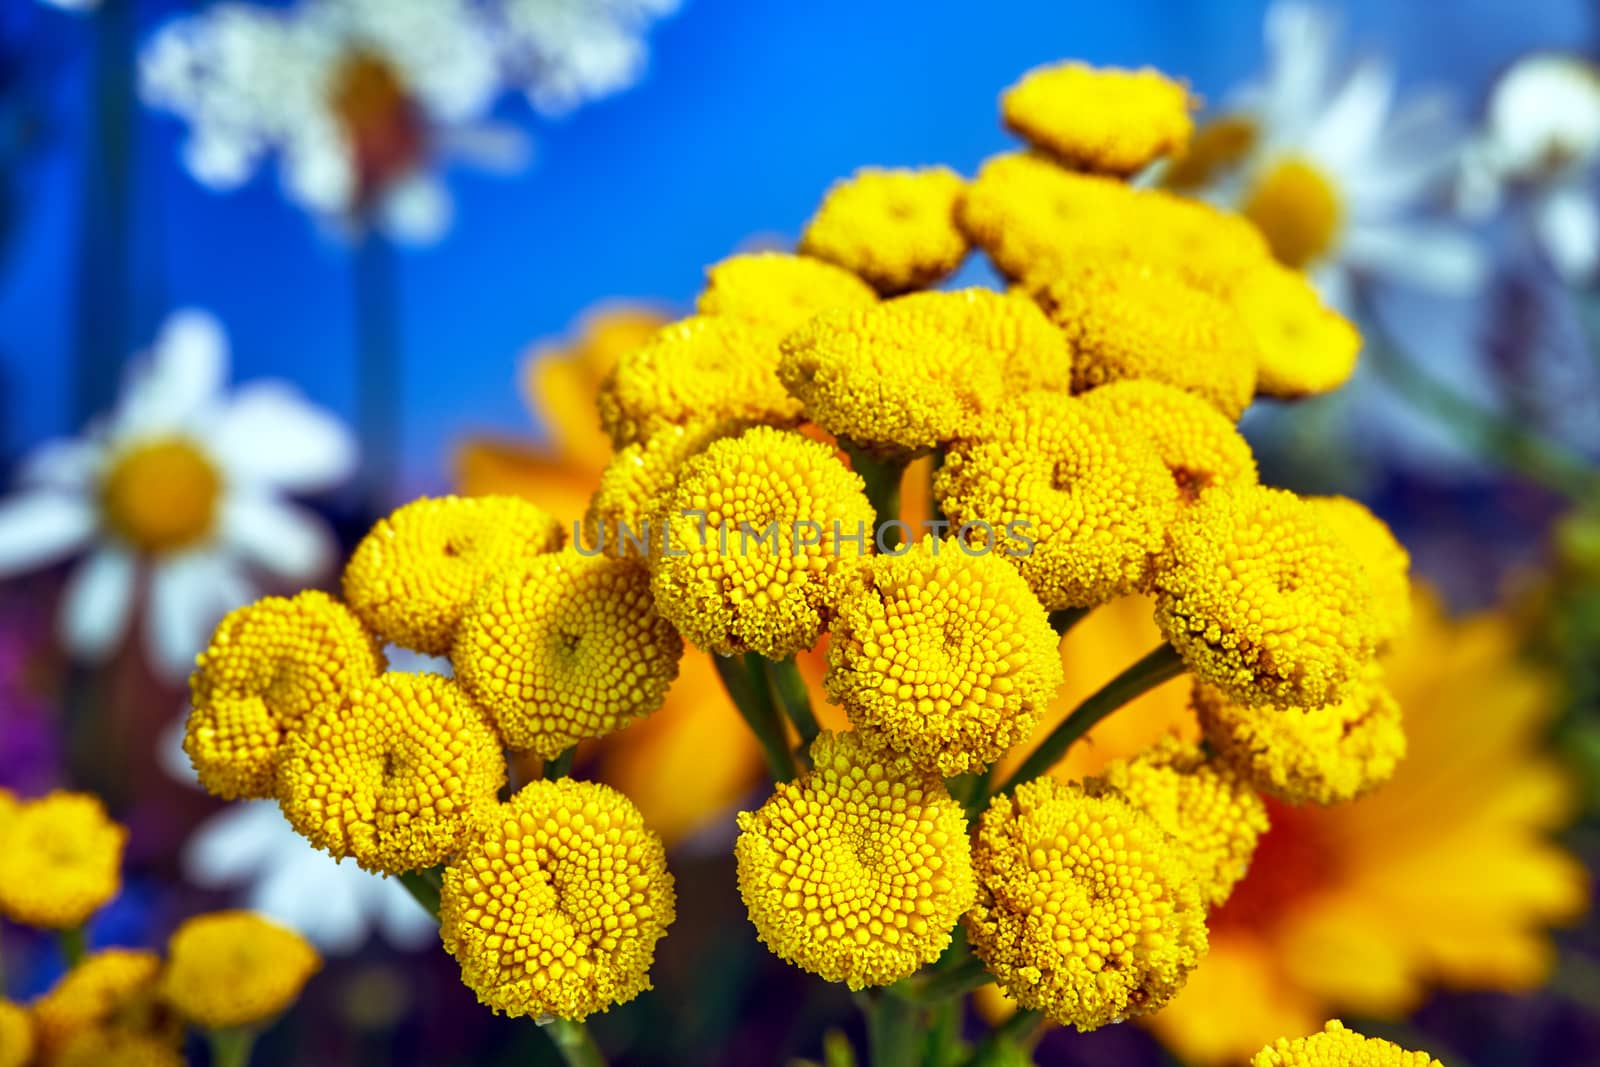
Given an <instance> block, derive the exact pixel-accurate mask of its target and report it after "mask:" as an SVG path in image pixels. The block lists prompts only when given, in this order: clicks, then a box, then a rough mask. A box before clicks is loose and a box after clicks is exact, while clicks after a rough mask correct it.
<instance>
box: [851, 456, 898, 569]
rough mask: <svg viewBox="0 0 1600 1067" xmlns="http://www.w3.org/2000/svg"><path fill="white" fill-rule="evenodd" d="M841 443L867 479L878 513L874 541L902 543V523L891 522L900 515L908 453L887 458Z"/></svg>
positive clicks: (886, 546)
mask: <svg viewBox="0 0 1600 1067" xmlns="http://www.w3.org/2000/svg"><path fill="white" fill-rule="evenodd" d="M840 447H842V448H843V449H844V451H845V454H846V455H848V456H849V457H850V469H851V470H853V471H855V472H856V473H857V474H859V475H861V480H862V481H863V482H865V483H866V488H867V500H868V502H869V503H871V504H872V512H873V514H874V515H875V516H876V517H877V521H876V522H875V523H874V524H873V528H872V536H873V544H874V545H877V546H880V547H881V548H883V549H885V550H888V549H894V548H898V547H899V546H900V527H899V526H891V525H890V524H891V523H893V522H896V521H898V520H899V518H900V479H901V477H902V476H904V474H905V471H906V460H905V458H904V457H892V458H884V457H882V456H876V455H873V454H872V453H871V452H869V451H867V450H866V449H864V448H862V447H860V446H859V445H855V444H851V443H850V442H848V441H841V442H840Z"/></svg>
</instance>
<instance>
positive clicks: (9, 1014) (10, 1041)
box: [0, 999, 34, 1067]
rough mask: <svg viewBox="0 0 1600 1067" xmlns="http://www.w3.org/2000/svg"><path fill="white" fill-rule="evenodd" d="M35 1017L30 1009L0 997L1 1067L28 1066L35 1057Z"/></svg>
mask: <svg viewBox="0 0 1600 1067" xmlns="http://www.w3.org/2000/svg"><path fill="white" fill-rule="evenodd" d="M33 1046H34V1040H33V1017H32V1016H31V1015H29V1014H28V1009H26V1008H24V1007H23V1006H22V1005H20V1004H16V1003H13V1002H12V1001H9V1000H4V999H0V1067H27V1065H28V1062H29V1061H30V1060H32V1059H33Z"/></svg>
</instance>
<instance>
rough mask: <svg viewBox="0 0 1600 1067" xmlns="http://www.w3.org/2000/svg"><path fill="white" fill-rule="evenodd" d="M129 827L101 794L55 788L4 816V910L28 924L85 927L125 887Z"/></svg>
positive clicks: (0, 852)
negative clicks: (124, 852)
mask: <svg viewBox="0 0 1600 1067" xmlns="http://www.w3.org/2000/svg"><path fill="white" fill-rule="evenodd" d="M127 838H128V831H127V830H125V829H123V828H122V827H121V826H119V825H117V824H116V823H114V822H112V821H111V819H110V818H109V817H108V816H107V815H106V809H105V806H104V805H102V804H101V803H100V799H99V798H98V797H95V796H92V795H90V794H88V793H66V792H59V791H58V792H55V793H51V794H50V795H48V796H45V797H41V798H40V799H38V800H32V801H27V802H25V803H21V804H18V805H17V806H16V808H15V809H14V810H13V811H12V812H11V813H10V814H9V815H7V816H5V817H3V818H0V915H4V916H5V917H6V918H8V919H10V920H11V921H13V922H18V923H21V924H23V925H24V926H41V927H45V928H48V929H53V930H65V929H68V928H70V927H74V926H81V925H83V923H85V922H87V921H88V919H89V917H90V916H91V915H93V914H94V913H95V912H97V911H99V910H100V909H101V907H103V906H104V905H105V904H107V903H108V902H109V901H110V900H111V898H112V897H114V896H116V895H117V890H118V889H120V888H121V886H122V846H123V844H124V843H125V842H126V841H127Z"/></svg>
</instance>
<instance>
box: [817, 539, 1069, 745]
mask: <svg viewBox="0 0 1600 1067" xmlns="http://www.w3.org/2000/svg"><path fill="white" fill-rule="evenodd" d="M844 585H845V587H846V588H845V591H844V592H843V593H841V595H840V596H839V598H838V604H837V607H836V616H835V618H834V620H833V623H832V625H831V627H830V639H829V643H828V664H829V670H828V677H827V686H828V695H829V696H830V697H831V698H832V699H833V700H835V701H837V702H838V703H840V704H842V705H843V706H844V708H845V710H846V711H847V712H848V713H849V715H850V721H851V723H852V724H854V725H855V727H856V729H858V730H860V731H861V732H862V734H863V736H865V737H866V738H867V740H869V741H870V742H873V743H876V744H882V745H887V747H889V748H891V749H893V750H894V751H895V752H897V753H900V754H902V755H904V756H906V757H908V758H909V759H910V760H911V761H912V762H913V763H914V764H916V765H917V766H918V767H921V768H923V769H926V770H937V771H938V772H939V773H940V774H941V775H945V776H949V775H955V774H962V773H964V772H966V771H975V770H982V769H983V768H984V767H985V766H987V765H988V764H990V763H992V762H994V761H995V760H997V759H999V758H1000V757H1001V756H1002V755H1003V754H1004V753H1005V752H1006V750H1007V749H1009V748H1010V747H1011V746H1012V745H1015V744H1016V743H1017V742H1019V741H1022V740H1024V739H1025V738H1027V736H1028V734H1029V733H1030V732H1031V731H1032V730H1033V727H1034V724H1035V723H1036V722H1037V721H1038V718H1039V712H1040V710H1041V709H1043V708H1044V707H1045V706H1046V705H1047V704H1049V702H1050V698H1051V696H1052V695H1053V694H1054V693H1055V691H1056V689H1058V688H1059V687H1060V686H1061V679H1062V671H1061V660H1060V657H1059V655H1058V653H1057V650H1056V648H1057V644H1058V640H1057V637H1056V633H1055V631H1054V630H1052V629H1051V628H1050V619H1049V615H1048V614H1047V613H1046V612H1045V610H1044V608H1042V607H1040V605H1039V601H1038V600H1037V599H1036V598H1035V597H1034V595H1033V591H1032V590H1031V589H1029V588H1028V583H1027V582H1026V581H1024V580H1023V579H1022V576H1021V575H1019V574H1018V573H1017V571H1016V569H1015V568H1014V567H1012V566H1011V565H1010V564H1009V563H1008V562H1007V561H1006V560H1005V559H1003V558H1002V557H1000V556H998V555H992V554H987V553H985V554H982V555H970V554H968V550H967V549H966V547H965V546H964V545H962V544H960V543H959V542H957V541H956V540H955V539H954V538H951V539H948V540H944V541H937V540H934V539H933V538H931V537H927V538H924V539H923V540H922V541H921V542H919V543H918V544H916V545H914V546H912V547H910V548H909V549H907V550H905V551H904V552H902V553H901V554H899V555H895V556H876V557H873V558H872V559H871V560H869V561H868V562H867V563H866V564H865V565H864V566H862V567H859V568H856V569H855V570H854V571H852V572H851V574H850V577H849V580H848V581H847V582H845V583H844Z"/></svg>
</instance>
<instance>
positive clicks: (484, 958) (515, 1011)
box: [439, 778, 676, 1020]
mask: <svg viewBox="0 0 1600 1067" xmlns="http://www.w3.org/2000/svg"><path fill="white" fill-rule="evenodd" d="M675 901H676V898H675V896H674V893H673V883H672V875H671V873H670V872H669V871H668V870H667V862H666V850H665V848H664V847H663V846H662V844H661V839H660V838H659V837H657V836H656V835H655V833H653V832H652V831H651V830H649V829H647V828H646V827H645V825H644V819H643V817H642V816H641V815H640V814H639V809H638V808H636V807H634V805H633V802H632V801H630V800H629V799H628V798H627V797H625V796H623V795H622V794H621V793H619V792H617V791H616V790H615V789H612V788H611V787H610V786H606V785H601V784H599V783H597V782H579V781H575V780H573V779H571V778H560V779H556V780H553V781H535V782H529V783H528V784H527V785H525V786H523V787H522V789H521V790H520V791H519V792H518V793H517V794H516V796H514V797H512V798H511V800H510V801H509V802H507V803H505V804H502V805H500V806H499V807H497V808H493V809H490V810H488V811H487V812H485V813H484V816H483V819H482V820H481V827H480V829H479V830H478V832H477V833H476V834H475V835H474V836H473V837H471V838H469V839H468V841H467V842H466V843H465V844H464V846H463V848H462V850H461V853H460V854H459V855H458V856H457V857H456V859H455V861H454V862H452V863H451V865H450V866H448V867H446V868H445V872H444V890H443V892H442V894H441V896H440V908H439V918H440V934H441V936H442V937H443V938H444V947H445V951H447V952H449V953H450V954H451V955H452V956H454V957H455V958H456V960H457V962H459V963H460V964H461V980H462V982H464V983H465V984H466V985H467V987H468V988H469V989H471V990H472V991H473V992H475V993H477V994H478V1000H479V1001H480V1002H481V1003H483V1004H485V1005H487V1006H488V1007H490V1008H493V1009H494V1010H495V1011H497V1012H501V1011H503V1012H505V1013H506V1014H507V1015H535V1016H538V1015H555V1016H559V1017H560V1018H563V1019H577V1020H582V1019H583V1018H585V1017H586V1016H588V1015H591V1014H593V1013H594V1012H598V1011H605V1010H606V1009H607V1008H609V1007H611V1005H613V1004H622V1003H625V1002H627V1001H629V1000H632V999H633V998H634V997H635V996H637V995H638V994H639V993H640V992H642V991H644V990H646V989H649V988H650V964H651V962H652V961H653V960H654V958H655V947H656V942H657V941H659V940H660V939H661V937H662V935H663V934H665V933H666V930H667V927H668V926H670V925H671V924H672V920H673V917H674V906H675Z"/></svg>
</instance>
